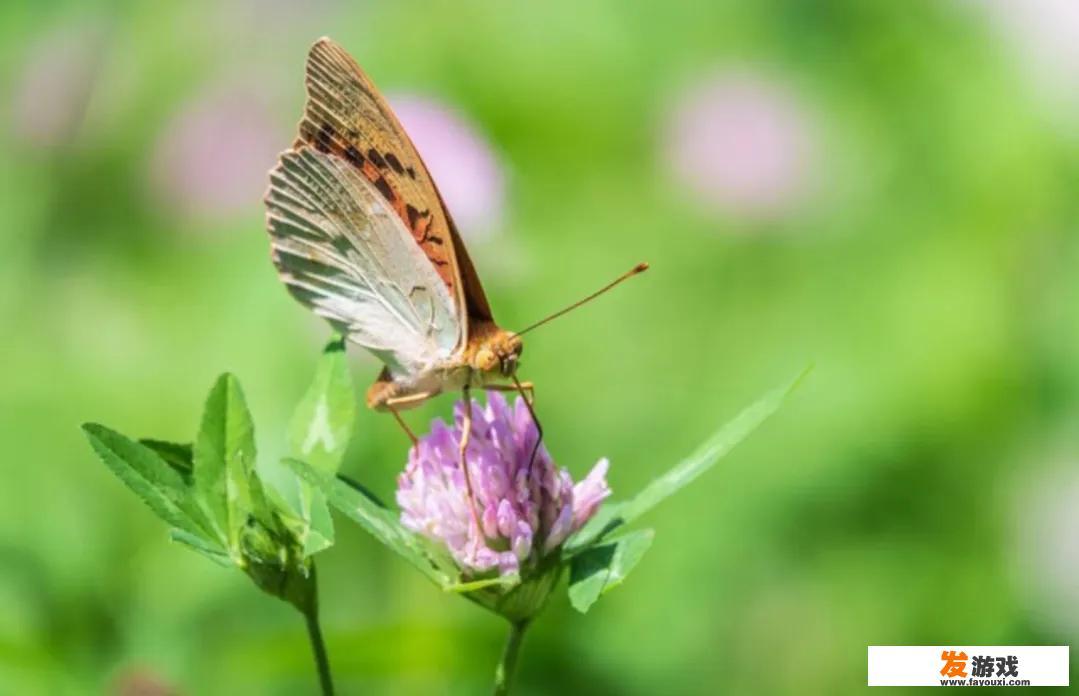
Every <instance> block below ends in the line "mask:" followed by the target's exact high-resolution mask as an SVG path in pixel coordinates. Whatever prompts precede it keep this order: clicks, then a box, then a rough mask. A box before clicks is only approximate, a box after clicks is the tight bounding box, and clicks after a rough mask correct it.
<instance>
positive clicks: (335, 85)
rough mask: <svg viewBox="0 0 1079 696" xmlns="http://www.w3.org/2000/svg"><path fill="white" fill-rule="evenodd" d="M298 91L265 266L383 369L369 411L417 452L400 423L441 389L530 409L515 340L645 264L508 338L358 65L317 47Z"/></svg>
mask: <svg viewBox="0 0 1079 696" xmlns="http://www.w3.org/2000/svg"><path fill="white" fill-rule="evenodd" d="M306 86H307V102H306V104H305V106H304V113H303V118H302V119H301V120H300V124H299V134H298V136H297V138H296V140H295V142H294V143H293V145H292V148H291V149H289V150H288V151H286V152H284V153H283V154H282V155H281V157H280V160H279V162H278V164H277V166H276V167H275V168H274V169H273V170H272V171H271V172H270V187H269V191H268V192H267V194H266V198H265V203H266V209H267V228H268V230H269V233H270V239H271V250H272V254H271V255H272V258H273V262H274V265H275V266H276V267H277V271H278V274H279V276H280V278H281V280H282V281H283V282H284V284H285V285H286V287H287V288H288V290H289V292H290V293H291V294H292V295H293V297H295V298H296V299H297V300H299V301H300V303H302V304H303V305H305V306H306V307H308V308H310V309H311V310H312V311H314V312H315V313H316V314H318V315H319V316H322V317H324V318H325V319H327V320H329V322H330V323H331V324H332V325H333V326H334V327H335V329H336V330H337V331H338V332H339V333H340V334H342V335H343V336H345V338H346V339H348V340H349V341H351V342H353V343H356V344H358V345H360V346H362V347H364V348H366V349H367V350H369V351H370V352H371V353H373V354H374V355H375V356H377V357H378V358H379V359H380V360H381V361H382V362H383V364H384V367H383V369H382V372H381V374H380V375H379V376H378V378H377V379H376V380H375V382H374V384H373V385H371V388H370V389H369V390H368V392H367V405H368V406H369V407H371V408H373V409H377V410H386V411H391V412H392V413H393V414H394V416H395V417H397V419H398V422H400V423H401V425H402V427H404V429H405V431H406V433H408V434H409V435H410V437H412V439H413V441H414V442H415V436H413V435H412V434H411V431H410V430H409V429H408V427H407V425H405V423H404V421H403V420H401V417H400V415H399V413H398V412H399V411H401V410H404V409H407V408H411V407H414V406H417V405H419V404H420V403H422V402H424V401H426V400H427V399H429V398H431V397H433V396H435V395H437V394H439V393H441V392H444V391H455V390H462V391H463V392H464V396H465V403H466V404H467V403H470V402H469V389H471V388H472V387H479V388H484V389H499V390H516V391H520V392H521V393H522V395H523V396H525V395H526V394H525V393H526V392H528V395H527V396H526V399H525V401H526V404H528V405H529V408H530V409H531V398H530V395H531V393H532V385H531V384H530V383H527V382H520V381H519V380H518V379H517V376H516V373H517V366H518V362H519V358H520V356H521V351H522V349H523V346H522V341H521V335H522V334H523V333H525V331H527V330H529V329H531V328H534V327H535V326H538V325H540V324H541V323H544V322H545V321H547V320H548V319H552V318H554V317H555V316H559V315H561V314H563V313H565V312H566V311H569V310H570V309H572V308H573V307H575V306H577V305H579V304H582V303H583V302H586V301H588V300H589V299H591V298H592V297H594V296H595V295H598V294H600V292H603V290H606V289H608V288H609V287H613V285H615V284H617V283H618V282H620V281H621V280H623V279H624V278H626V277H629V276H630V275H633V274H635V273H638V272H640V271H641V270H644V269H645V268H646V267H647V265H646V264H640V265H638V266H637V267H635V269H634V270H632V271H630V272H629V273H627V274H625V275H624V276H623V277H622V278H620V279H619V280H618V281H615V283H611V284H609V285H608V286H606V287H605V288H604V289H603V290H601V291H599V292H597V293H593V295H591V296H589V297H586V298H585V299H584V300H582V301H580V302H577V303H575V304H574V305H571V306H570V307H567V308H566V309H564V310H562V311H560V312H557V313H555V314H554V315H551V316H550V317H548V318H547V319H545V320H543V321H541V322H537V323H536V324H534V325H533V326H531V327H529V329H525V330H524V331H518V332H510V331H506V330H505V329H502V328H501V327H499V326H498V324H497V323H495V320H494V318H493V317H492V314H491V307H490V305H489V304H488V302H487V297H486V295H485V294H484V291H483V286H482V285H481V284H480V280H479V277H478V275H477V274H476V269H475V267H474V266H473V265H472V261H471V259H470V258H469V256H468V251H467V250H466V249H465V246H464V244H463V242H462V241H461V237H460V235H459V234H458V232H457V228H456V227H455V226H454V223H453V219H452V218H451V217H450V213H449V211H448V210H447V208H446V205H445V203H444V201H443V200H442V196H441V195H440V194H439V192H438V188H437V187H436V186H435V182H434V181H433V180H432V178H431V174H430V172H429V171H428V169H427V167H426V166H425V165H424V163H423V160H422V159H420V156H419V153H418V152H417V151H416V148H415V146H414V145H413V144H412V141H411V140H409V137H408V135H407V134H406V133H405V131H404V128H402V127H401V124H400V122H398V120H397V117H396V116H395V115H394V113H393V111H392V110H391V109H390V106H389V104H387V103H386V100H385V99H384V98H383V97H382V95H381V94H380V93H379V92H378V90H377V89H376V88H375V86H374V84H372V82H371V81H370V80H369V79H368V77H367V76H366V75H365V74H364V73H363V71H362V70H361V69H360V67H359V65H358V64H357V63H356V61H355V60H353V58H352V57H351V56H350V55H349V54H348V53H347V52H346V51H345V50H344V49H343V48H342V47H341V46H339V45H338V44H336V43H334V42H333V41H332V40H330V39H328V38H322V39H320V40H319V41H317V42H316V43H315V44H314V46H312V48H311V50H310V53H309V55H308V58H307V68H306ZM507 381H509V382H512V386H511V385H509V384H506V382H507ZM464 410H465V413H466V419H468V416H470V415H471V414H470V413H469V411H470V409H469V408H465V409H464ZM532 415H533V418H534V417H535V413H534V412H533V414H532ZM537 424H538V421H537ZM465 433H466V435H465V437H464V438H463V440H464V441H463V442H462V443H461V444H462V457H463V453H464V447H465V446H467V433H468V428H467V424H466V428H465ZM537 444H538V443H537ZM466 471H467V470H466Z"/></svg>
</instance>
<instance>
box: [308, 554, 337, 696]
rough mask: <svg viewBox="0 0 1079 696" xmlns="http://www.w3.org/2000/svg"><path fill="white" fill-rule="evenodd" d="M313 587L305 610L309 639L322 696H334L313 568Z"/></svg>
mask: <svg viewBox="0 0 1079 696" xmlns="http://www.w3.org/2000/svg"><path fill="white" fill-rule="evenodd" d="M311 585H312V587H311V596H310V600H309V601H308V602H307V607H306V609H304V612H303V617H304V619H305V620H306V621H307V637H308V639H309V640H310V641H311V651H312V652H313V653H314V654H315V666H316V667H318V683H319V685H320V686H321V687H322V696H333V676H331V674H330V658H329V657H328V656H327V655H326V644H325V643H323V642H322V628H321V627H320V626H319V623H318V588H317V586H316V584H315V574H314V569H313V568H312V571H311Z"/></svg>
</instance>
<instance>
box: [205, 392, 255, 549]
mask: <svg viewBox="0 0 1079 696" xmlns="http://www.w3.org/2000/svg"><path fill="white" fill-rule="evenodd" d="M194 466H195V487H196V488H197V489H198V491H199V494H200V495H201V496H202V499H203V501H204V502H205V503H206V505H207V507H208V508H209V509H210V510H211V511H212V512H213V515H214V518H215V519H216V521H217V525H218V529H219V533H220V534H221V535H222V539H223V540H224V541H225V543H226V545H227V546H228V548H229V549H230V550H232V551H233V552H234V553H236V552H238V550H239V544H240V534H241V532H242V531H243V527H244V524H246V521H247V516H248V514H251V513H253V512H255V511H254V507H255V506H254V504H253V501H252V493H253V491H252V486H251V480H252V479H254V478H255V428H254V425H253V424H252V422H251V414H250V413H249V412H248V410H247V403H246V401H245V400H244V395H243V391H242V390H241V388H240V383H239V382H238V381H237V380H236V378H235V377H233V376H232V375H230V374H224V375H221V376H220V377H219V378H218V379H217V382H216V383H215V384H214V386H213V389H212V390H210V395H209V397H207V399H206V408H205V410H204V411H203V415H202V425H201V427H200V428H199V436H198V439H197V441H196V442H195V461H194ZM254 494H255V498H256V499H257V500H256V501H254V502H258V503H260V504H261V505H260V507H262V506H264V501H263V500H262V491H261V486H258V485H257V480H256V486H255V487H254Z"/></svg>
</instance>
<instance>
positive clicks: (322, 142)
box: [315, 123, 336, 152]
mask: <svg viewBox="0 0 1079 696" xmlns="http://www.w3.org/2000/svg"><path fill="white" fill-rule="evenodd" d="M335 134H336V132H335V131H334V129H333V126H331V125H330V124H328V123H323V124H322V125H321V126H320V127H319V129H318V133H317V134H316V135H315V149H316V150H318V151H319V152H329V151H330V148H331V147H332V146H333V138H334V135H335Z"/></svg>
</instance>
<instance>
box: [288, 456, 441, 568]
mask: <svg viewBox="0 0 1079 696" xmlns="http://www.w3.org/2000/svg"><path fill="white" fill-rule="evenodd" d="M284 463H285V464H286V465H287V466H289V467H290V468H291V469H292V470H293V471H294V472H296V474H297V475H299V476H300V477H301V478H303V479H304V480H305V481H307V482H308V483H309V484H311V485H312V486H315V487H316V488H318V489H319V490H321V491H322V492H323V494H325V496H326V498H327V499H328V500H329V501H330V504H331V505H333V506H334V507H335V508H337V509H338V510H340V511H341V512H343V513H344V514H345V515H347V516H348V517H349V518H350V519H352V520H353V521H354V522H356V523H358V524H359V525H360V526H361V527H363V528H364V529H365V530H367V532H368V533H370V534H371V535H372V536H373V537H375V538H376V539H378V540H379V541H380V542H382V543H383V544H385V545H386V546H388V547H389V548H390V549H391V550H392V551H394V552H396V553H397V554H398V555H400V556H401V557H402V558H404V559H405V560H406V561H408V562H409V563H411V564H412V565H414V566H415V567H416V568H418V569H419V570H420V571H421V572H422V573H423V574H424V575H426V576H427V577H428V578H430V579H431V580H432V581H433V582H435V584H437V585H438V586H439V587H443V588H444V587H447V586H449V585H450V584H451V583H452V578H451V576H450V575H449V574H448V573H446V572H444V571H443V570H440V569H438V568H436V567H435V566H434V565H432V562H431V559H430V558H429V557H428V556H427V555H426V554H425V553H424V552H423V543H422V541H421V540H420V539H418V538H417V537H416V536H415V535H414V534H413V533H412V532H410V531H408V530H407V529H405V528H404V527H402V526H401V523H400V522H399V521H398V519H397V513H396V512H394V511H393V510H388V509H386V508H384V507H380V506H379V505H378V504H376V503H375V502H374V501H372V500H371V499H370V498H368V497H367V496H366V495H364V494H363V493H361V492H359V491H357V490H356V489H354V488H352V487H351V486H349V485H348V484H347V483H345V482H343V481H340V480H338V479H337V478H335V477H333V476H327V475H326V474H323V473H321V472H319V471H317V470H316V469H315V468H314V467H312V466H310V465H308V464H307V463H305V462H302V461H299V460H298V459H290V458H289V459H285V460H284Z"/></svg>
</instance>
